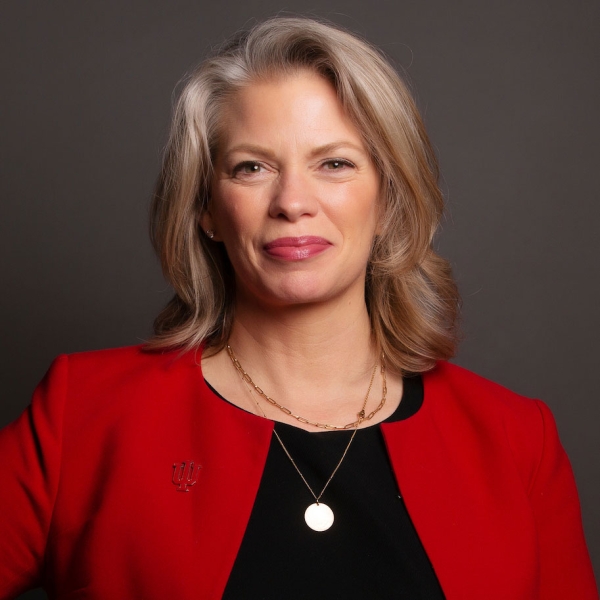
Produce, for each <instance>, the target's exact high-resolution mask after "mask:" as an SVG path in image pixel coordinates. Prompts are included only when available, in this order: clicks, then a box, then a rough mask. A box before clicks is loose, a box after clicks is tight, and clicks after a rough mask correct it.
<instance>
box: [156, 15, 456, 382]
mask: <svg viewBox="0 0 600 600" xmlns="http://www.w3.org/2000/svg"><path fill="white" fill-rule="evenodd" d="M298 70H310V71H312V72H315V73H317V74H319V75H321V76H322V77H324V78H326V79H327V80H328V81H329V82H331V84H332V85H333V86H334V88H335V90H336V92H337V95H338V98H339V100H340V103H341V104H342V106H343V107H344V109H345V111H346V112H347V114H348V115H349V116H350V118H351V119H352V120H353V122H354V124H355V125H356V127H357V128H358V130H359V131H360V132H361V134H362V136H363V139H364V143H365V146H366V148H367V149H368V151H369V153H370V155H371V157H372V160H373V162H374V164H375V166H376V168H377V169H378V171H379V173H380V176H381V202H382V210H381V214H382V215H383V217H382V222H381V226H380V231H379V234H378V235H377V236H376V237H375V239H374V241H373V249H372V252H371V257H370V260H369V264H368V270H367V284H366V290H365V297H366V303H367V308H368V311H369V315H370V319H371V325H372V330H373V335H374V339H375V341H376V343H377V344H378V346H379V347H380V349H381V350H382V351H383V352H385V354H386V356H387V360H388V363H389V365H390V366H391V367H393V368H395V369H397V370H398V371H400V372H405V373H406V372H421V371H424V370H427V369H429V368H431V367H432V366H433V365H434V363H435V361H436V360H439V359H446V358H449V357H451V356H452V355H453V354H454V351H455V347H456V341H457V335H456V321H457V314H458V304H459V299H458V293H457V289H456V285H455V283H454V280H453V279H452V275H451V271H450V267H449V264H448V262H447V261H446V260H444V259H442V258H441V257H439V256H438V255H437V254H436V253H435V251H434V250H433V246H432V241H433V236H434V234H435V232H436V230H437V227H438V225H439V222H440V219H441V217H442V213H443V208H444V202H443V198H442V194H441V192H440V189H439V187H438V183H437V181H438V166H437V161H436V158H435V155H434V152H433V149H432V147H431V144H430V142H429V140H428V137H427V133H426V131H425V128H424V126H423V123H422V120H421V117H420V115H419V113H418V111H417V108H416V106H415V103H414V101H413V99H412V97H411V95H410V93H409V91H408V89H407V87H406V85H405V84H404V82H403V81H402V80H401V79H400V77H399V76H398V74H397V73H396V71H395V70H394V69H393V68H392V67H391V66H390V64H389V63H388V62H387V60H386V59H385V58H384V57H383V56H382V54H381V53H380V52H379V51H378V50H377V49H375V48H374V47H372V46H371V45H370V44H368V43H367V42H365V41H363V40H361V39H359V38H358V37H356V36H355V35H352V34H350V33H348V32H346V31H343V30H341V29H339V28H337V27H335V26H332V25H329V24H324V23H321V22H318V21H315V20H312V19H306V18H279V17H278V18H273V19H270V20H268V21H265V22H262V23H259V24H258V25H256V26H255V27H253V28H252V29H251V30H250V31H247V32H245V33H243V34H242V35H238V36H237V37H236V38H234V39H233V40H231V41H229V42H228V43H226V44H225V45H224V46H223V47H222V48H221V49H220V50H219V51H218V52H217V53H216V54H215V55H214V56H213V57H211V58H208V59H207V60H205V61H204V62H203V63H202V64H201V65H200V67H199V68H198V69H197V70H196V71H195V72H193V73H192V74H191V76H190V77H189V78H188V80H187V83H186V84H185V87H184V88H183V91H182V93H181V95H180V98H179V101H178V103H177V105H176V108H175V113H174V118H173V126H172V131H171V135H170V139H169V142H168V145H167V148H166V151H165V155H164V161H163V167H162V172H161V175H160V177H159V180H158V184H157V188H156V193H155V196H154V200H153V203H152V209H151V237H152V241H153V244H154V247H155V249H156V251H157V253H158V255H159V257H160V259H161V263H162V268H163V271H164V274H165V277H166V278H167V280H168V281H169V282H170V283H171V285H172V286H173V288H174V290H175V295H174V297H173V298H172V300H171V301H170V302H169V303H168V305H167V306H166V307H165V309H164V310H163V311H162V312H161V313H160V314H159V316H158V317H157V319H156V321H155V336H154V337H153V339H152V340H150V342H149V343H148V347H149V348H154V349H160V348H175V347H185V348H191V347H197V346H198V345H199V344H201V343H205V344H206V346H207V348H208V349H209V350H212V351H217V350H219V349H221V348H222V347H223V346H224V344H225V343H226V341H227V339H228V337H229V333H230V330H231V326H232V323H233V311H234V298H235V286H234V279H233V273H232V267H231V264H230V263H229V260H228V258H227V255H226V253H225V251H224V249H223V247H222V244H215V243H213V242H210V241H208V240H207V239H206V236H205V235H203V233H202V231H201V230H200V228H199V216H200V215H201V214H202V211H203V210H205V209H206V207H207V204H208V201H209V193H210V188H211V178H212V175H213V159H214V156H215V151H216V146H217V143H218V137H219V124H220V114H221V111H222V108H223V105H224V104H225V103H226V102H227V101H228V99H229V98H230V97H231V96H232V95H233V94H235V93H236V91H238V90H239V89H240V88H242V87H243V86H247V85H250V84H252V83H253V82H257V81H259V80H265V79H269V78H273V77H277V76H281V75H285V74H288V73H294V72H297V71H298Z"/></svg>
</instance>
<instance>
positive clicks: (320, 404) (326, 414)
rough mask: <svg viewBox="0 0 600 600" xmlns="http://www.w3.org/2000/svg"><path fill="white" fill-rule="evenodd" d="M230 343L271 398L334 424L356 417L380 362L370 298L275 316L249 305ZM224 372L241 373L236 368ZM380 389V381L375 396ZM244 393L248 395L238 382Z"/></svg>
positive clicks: (276, 311)
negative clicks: (367, 301)
mask: <svg viewBox="0 0 600 600" xmlns="http://www.w3.org/2000/svg"><path fill="white" fill-rule="evenodd" d="M229 344H230V345H231V347H232V348H233V350H234V352H235V354H236V356H237V358H238V360H239V361H240V363H241V365H242V366H243V368H244V370H245V371H246V372H247V373H248V374H249V375H250V376H251V377H252V379H253V381H254V382H255V383H256V385H258V386H259V387H261V388H262V389H263V390H264V391H265V393H267V394H268V395H269V396H271V397H273V398H275V399H276V400H277V401H278V402H279V403H281V404H283V405H285V406H286V407H288V408H289V409H290V410H292V411H293V412H296V413H298V414H306V416H309V417H312V418H313V420H317V421H321V420H322V421H326V422H327V421H332V422H334V423H339V422H341V423H346V422H349V421H352V420H353V419H354V418H356V417H355V415H356V413H357V412H358V410H359V409H360V405H361V402H362V400H363V399H364V395H365V394H366V391H367V388H368V384H369V380H370V377H371V374H372V372H373V367H374V365H375V364H376V363H379V361H380V359H379V357H378V353H377V351H376V349H375V345H374V343H373V340H372V335H371V327H370V320H369V315H368V312H367V308H366V305H365V304H364V300H363V301H362V303H360V304H358V303H357V304H356V305H352V303H348V302H347V301H346V303H345V304H344V305H343V306H340V305H339V304H338V305H335V303H328V304H327V305H318V306H315V305H312V306H293V307H284V308H273V307H270V308H269V309H268V311H265V310H263V309H262V308H261V307H257V306H255V305H252V304H250V303H247V302H243V303H240V304H239V305H238V306H237V310H236V317H235V323H234V327H233V329H232V333H231V336H230V339H229ZM224 354H227V353H224ZM223 360H225V357H224V356H223ZM226 362H229V358H228V357H227V359H226ZM225 367H226V368H227V369H228V373H229V374H230V375H233V374H234V371H233V370H232V369H233V366H232V365H230V364H227V365H225ZM234 379H235V377H234ZM379 389H380V385H379V382H377V381H376V384H375V385H374V390H373V392H374V396H379V394H380V392H379V391H378V390H379ZM376 390H377V391H376ZM238 391H239V392H240V393H241V394H242V395H243V394H244V392H245V390H244V389H243V386H242V385H241V383H240V381H239V380H238ZM374 401H375V400H374ZM271 416H273V417H274V418H277V417H278V415H277V414H276V413H275V414H273V412H271Z"/></svg>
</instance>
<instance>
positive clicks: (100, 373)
mask: <svg viewBox="0 0 600 600" xmlns="http://www.w3.org/2000/svg"><path fill="white" fill-rule="evenodd" d="M200 354H201V352H200V351H197V352H196V351H189V352H184V351H182V350H173V351H168V352H154V351H152V352H151V351H147V350H145V349H144V347H143V346H128V347H123V348H112V349H107V350H95V351H90V352H78V353H74V354H63V355H60V356H59V357H57V358H56V359H55V360H54V362H53V363H52V366H51V367H50V369H49V370H48V373H47V374H46V376H45V378H44V379H43V381H42V382H41V384H40V385H39V386H38V390H37V392H38V393H37V395H38V396H40V395H41V396H42V397H45V398H47V402H50V403H56V402H60V403H62V404H63V407H64V410H66V412H67V414H68V415H70V416H71V417H72V418H83V417H88V418H97V417H100V416H101V415H106V416H107V417H112V416H115V413H117V412H118V413H119V414H127V413H131V414H132V415H133V414H135V413H138V414H141V413H142V412H144V413H147V412H148V411H150V410H151V407H152V406H158V405H160V406H162V407H163V410H165V409H166V405H167V403H168V402H169V401H171V399H172V398H173V397H178V398H182V399H183V398H188V397H190V395H191V392H192V391H193V390H196V389H197V387H198V377H199V376H200V369H199V364H200ZM40 392H41V393H40Z"/></svg>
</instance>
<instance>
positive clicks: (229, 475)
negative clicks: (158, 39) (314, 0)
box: [0, 18, 597, 600]
mask: <svg viewBox="0 0 600 600" xmlns="http://www.w3.org/2000/svg"><path fill="white" fill-rule="evenodd" d="M436 180H437V166H436V161H435V158H434V155H433V152H432V150H431V147H430V145H429V142H428V141H427V136H426V134H425V131H424V129H423V126H422V123H421V121H420V118H419V116H418V113H417V111H416V109H415V107H414V104H413V102H412V100H411V98H410V96H409V94H408V92H407V91H406V88H405V87H404V85H403V84H402V82H401V81H400V80H399V79H398V76H397V75H396V73H395V72H394V71H393V69H392V68H391V67H390V66H389V65H388V63H387V62H386V61H385V60H384V59H383V58H382V57H381V56H380V55H379V53H378V52H377V51H375V50H374V49H372V48H371V47H370V46H368V45H367V44H366V43H365V42H363V41H361V40H359V39H357V38H356V37H354V36H351V35H349V34H347V33H345V32H342V31H339V30H338V29H336V28H333V27H330V26H327V25H323V24H320V23H317V22H315V21H311V20H305V19H287V18H284V19H274V20H271V21H267V22H265V23H263V24H259V25H257V26H256V27H255V28H254V29H253V30H252V31H250V32H249V33H248V34H245V35H244V36H241V37H239V38H237V39H235V40H233V41H232V42H231V43H230V44H228V45H227V46H225V47H224V48H222V49H221V50H220V51H219V52H218V53H217V55H216V56H215V57H213V58H211V59H209V60H207V61H206V62H205V63H203V65H202V66H201V67H200V68H199V70H198V71H197V72H196V73H194V74H193V75H192V76H191V77H190V79H189V81H188V83H187V85H186V87H185V89H184V90H183V93H182V96H181V99H180V101H179V104H178V106H177V110H176V113H175V118H174V125H173V133H172V136H171V139H170V142H169V145H168V148H167V152H166V156H165V161H164V166H163V170H162V174H161V177H160V181H159V185H158V188H157V193H156V196H155V200H154V205H153V213H152V235H153V240H154V243H155V245H156V248H157V251H158V253H159V255H160V256H161V259H162V264H163V268H164V271H165V274H166V276H167V278H168V280H169V281H170V282H171V284H172V285H173V287H174V289H175V296H174V298H173V300H172V301H171V303H170V304H169V305H168V306H167V307H166V309H165V310H164V311H163V313H162V314H161V315H160V316H159V317H158V319H157V322H156V336H155V338H154V339H153V340H151V341H150V343H149V344H147V345H146V346H145V347H144V348H138V347H136V348H123V349H118V350H109V351H103V352H93V353H84V354H79V355H73V356H68V357H67V356H63V357H60V358H58V359H57V360H56V362H55V364H54V365H53V366H52V368H51V369H50V371H49V373H48V375H47V377H46V378H45V379H44V381H43V382H42V383H41V384H40V386H39V387H38V389H37V391H36V394H35V397H34V400H33V403H32V405H31V407H30V408H29V409H28V410H27V411H26V412H25V413H24V415H23V416H22V417H21V418H20V419H19V420H18V421H17V422H15V423H14V424H12V425H11V426H9V427H8V428H7V429H6V430H5V431H4V432H3V433H2V437H1V438H0V452H1V455H2V457H3V461H2V473H1V480H2V482H3V485H5V488H4V491H3V494H2V497H1V499H0V508H1V513H0V514H2V515H3V521H2V524H1V530H0V540H1V542H0V590H1V592H2V593H1V597H2V598H9V597H14V595H15V594H17V593H19V592H20V591H22V590H24V589H26V588H27V587H30V586H33V585H36V584H43V585H44V586H45V587H46V589H47V590H48V592H49V595H50V596H51V597H55V598H77V597H85V598H165V597H167V598H168V597H173V598H221V597H223V598H306V597H313V598H336V597H345V598H394V597H406V598H428V599H430V598H447V599H453V598H457V599H458V598H460V599H470V598H486V599H495V598H498V599H500V598H502V599H503V600H504V599H506V598H511V599H523V600H525V599H527V600H531V599H532V598H544V599H552V598H556V599H559V598H560V599H564V598H580V599H587V598H596V597H597V594H596V588H595V584H594V580H593V575H592V571H591V566H590V563H589V558H588V556H587V551H586V548H585V542H584V539H583V534H582V530H581V519H580V514H579V505H578V500H577V494H576V490H575V486H574V481H573V476H572V473H571V469H570V466H569V463H568V460H567V458H566V455H565V454H564V451H563V450H562V447H561V446H560V442H559V440H558V437H557V433H556V429H555V426H554V422H553V419H552V416H551V414H550V413H549V411H548V409H547V408H546V407H545V406H544V405H543V404H541V403H539V402H536V401H531V400H527V399H524V398H521V397H519V396H516V395H515V394H513V393H511V392H509V391H507V390H505V389H503V388H500V387H499V386H497V385H495V384H493V383H491V382H488V381H485V380H483V379H481V378H479V377H477V376H475V375H473V374H471V373H468V372H466V371H464V370H462V369H460V368H458V367H455V366H452V365H450V364H448V363H446V362H444V359H447V358H449V357H450V356H452V354H453V351H454V348H455V344H456V333H455V321H456V312H457V303H458V299H457V293H456V289H455V286H454V283H453V281H452V278H451V275H450V271H449V268H448V265H447V263H446V262H445V261H444V260H442V259H441V258H439V257H438V256H437V255H436V254H435V253H434V251H433V249H432V246H431V240H432V237H433V234H434V232H435V230H436V227H437V224H438V221H439V219H440V215H441V213H442V198H441V195H440V192H439V190H438V187H437V183H436Z"/></svg>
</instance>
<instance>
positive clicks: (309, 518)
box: [304, 502, 333, 531]
mask: <svg viewBox="0 0 600 600" xmlns="http://www.w3.org/2000/svg"><path fill="white" fill-rule="evenodd" d="M304 520H305V521H306V524H307V525H308V526H309V527H310V528H311V529H313V530H314V531H325V530H326V529H329V528H330V527H331V526H332V525H333V511H332V510H331V509H330V508H329V506H327V504H323V503H322V502H319V503H315V504H311V505H310V506H309V507H308V508H307V509H306V511H305V513H304Z"/></svg>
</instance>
